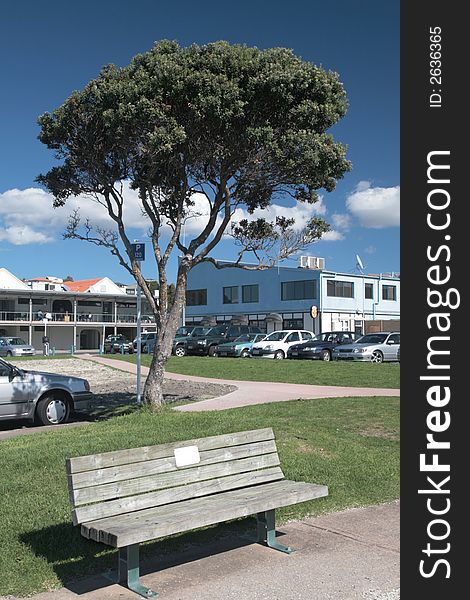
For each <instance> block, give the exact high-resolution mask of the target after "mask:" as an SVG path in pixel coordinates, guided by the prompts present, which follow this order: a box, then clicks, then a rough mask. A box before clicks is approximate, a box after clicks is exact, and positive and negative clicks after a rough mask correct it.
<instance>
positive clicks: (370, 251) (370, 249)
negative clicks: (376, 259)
mask: <svg viewBox="0 0 470 600" xmlns="http://www.w3.org/2000/svg"><path fill="white" fill-rule="evenodd" d="M364 252H365V253H366V254H375V253H376V252H377V248H376V247H375V246H367V248H364Z"/></svg>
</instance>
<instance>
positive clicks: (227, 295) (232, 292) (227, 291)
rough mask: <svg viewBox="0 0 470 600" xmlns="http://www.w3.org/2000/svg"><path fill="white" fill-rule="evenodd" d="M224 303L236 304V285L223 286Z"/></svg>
mask: <svg viewBox="0 0 470 600" xmlns="http://www.w3.org/2000/svg"><path fill="white" fill-rule="evenodd" d="M224 304H238V286H237V285H234V286H230V287H224Z"/></svg>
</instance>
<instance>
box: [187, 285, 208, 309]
mask: <svg viewBox="0 0 470 600" xmlns="http://www.w3.org/2000/svg"><path fill="white" fill-rule="evenodd" d="M206 304H207V289H205V290H187V292H186V305H187V306H202V305H206Z"/></svg>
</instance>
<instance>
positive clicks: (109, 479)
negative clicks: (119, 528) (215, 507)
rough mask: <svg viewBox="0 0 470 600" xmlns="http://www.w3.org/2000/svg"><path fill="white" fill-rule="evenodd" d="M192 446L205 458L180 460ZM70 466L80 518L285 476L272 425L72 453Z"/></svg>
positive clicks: (75, 516) (72, 491)
mask: <svg viewBox="0 0 470 600" xmlns="http://www.w3.org/2000/svg"><path fill="white" fill-rule="evenodd" d="M189 446H196V447H197V449H198V451H199V460H197V455H196V457H195V458H194V464H190V465H185V466H177V461H176V459H175V450H178V451H179V450H180V449H181V448H187V447H189ZM178 464H180V463H178ZM67 472H68V473H69V476H68V483H69V491H70V499H71V502H72V507H73V508H74V511H73V515H72V516H73V521H74V523H75V524H78V523H84V522H87V521H90V520H94V519H101V518H106V517H108V516H113V515H120V514H126V513H128V512H132V511H137V510H142V509H145V508H151V507H154V506H160V505H163V504H167V503H170V502H177V501H179V500H183V499H188V498H193V497H203V496H205V495H208V494H213V493H217V492H220V491H224V490H228V489H236V488H239V487H246V486H248V485H255V483H266V482H268V481H276V480H279V479H283V478H284V476H283V474H282V471H281V469H280V468H279V456H278V454H277V449H276V444H275V441H274V434H273V431H272V429H270V428H267V429H260V430H254V431H245V432H239V433H234V434H228V435H222V436H212V437H208V438H200V439H193V440H186V441H184V442H175V443H171V444H162V445H159V446H146V447H144V448H134V449H131V450H120V451H117V452H107V453H104V454H98V455H91V456H84V457H78V458H72V459H68V461H67Z"/></svg>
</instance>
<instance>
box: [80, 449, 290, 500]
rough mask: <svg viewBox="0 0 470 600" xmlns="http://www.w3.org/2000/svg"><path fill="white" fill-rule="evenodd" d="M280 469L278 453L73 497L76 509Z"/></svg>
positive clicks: (96, 489)
mask: <svg viewBox="0 0 470 600" xmlns="http://www.w3.org/2000/svg"><path fill="white" fill-rule="evenodd" d="M278 465H279V456H278V454H277V452H272V453H270V454H263V455H260V456H255V457H248V458H244V459H238V460H234V461H231V462H224V463H215V464H209V465H202V466H198V467H193V468H191V469H181V470H177V471H171V472H166V473H157V474H155V475H151V476H149V477H139V478H137V479H129V480H127V481H117V482H113V483H107V484H104V485H99V486H93V487H88V488H80V489H76V490H73V492H72V493H71V499H72V505H73V506H74V507H77V506H82V505H83V504H89V503H91V502H94V503H97V502H103V501H105V500H112V499H117V498H123V497H125V496H134V495H136V494H143V493H146V492H151V491H157V490H161V489H165V488H175V487H177V486H180V485H187V484H189V483H195V482H197V481H204V480H207V479H213V478H216V477H225V476H227V475H233V474H235V473H243V472H249V471H257V470H259V469H267V468H270V467H276V466H278Z"/></svg>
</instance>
